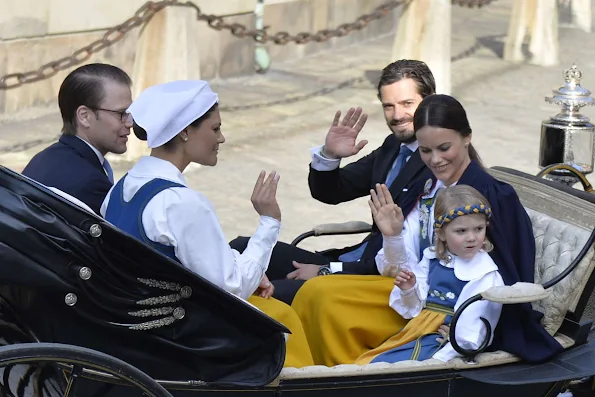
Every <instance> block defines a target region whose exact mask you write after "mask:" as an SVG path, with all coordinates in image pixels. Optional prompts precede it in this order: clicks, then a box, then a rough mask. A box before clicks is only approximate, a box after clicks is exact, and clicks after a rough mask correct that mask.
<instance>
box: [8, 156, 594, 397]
mask: <svg viewBox="0 0 595 397" xmlns="http://www.w3.org/2000/svg"><path fill="white" fill-rule="evenodd" d="M490 172H491V173H492V174H493V175H494V176H495V177H496V178H498V179H501V180H503V181H505V182H508V183H510V184H511V185H512V186H513V187H514V188H515V189H516V191H517V192H518V194H519V196H520V198H521V201H522V203H523V205H524V206H525V208H526V209H527V212H528V213H529V215H530V217H531V220H532V223H533V228H534V234H535V238H536V243H537V244H536V245H537V259H536V274H535V280H536V284H530V285H523V286H521V285H515V286H510V287H506V289H505V290H504V291H502V290H501V291H490V290H488V291H486V293H484V294H482V295H483V296H478V297H476V299H493V300H498V301H502V302H504V303H515V302H531V303H532V304H533V305H534V307H535V308H536V309H538V310H539V311H541V312H543V313H544V321H543V325H544V327H546V329H547V330H548V332H550V333H551V334H552V335H554V336H555V337H556V339H557V340H558V341H559V342H560V343H561V344H562V345H563V346H564V348H565V351H564V352H563V353H561V354H560V355H559V356H557V357H555V358H553V359H552V360H550V361H549V362H546V363H542V364H539V365H531V364H527V363H523V362H521V361H520V360H519V359H518V358H517V357H515V356H513V355H511V354H508V353H506V352H502V351H496V352H475V353H470V352H465V353H466V354H467V355H466V356H465V357H463V358H460V359H455V360H452V361H451V362H449V363H437V362H436V361H435V360H428V361H422V362H414V361H405V362H400V363H396V364H382V363H376V364H370V365H367V366H362V367H360V366H356V365H341V366H337V367H332V368H328V367H321V366H314V367H306V368H300V369H296V368H282V366H283V362H284V358H285V339H284V333H286V332H288V331H287V329H286V328H285V327H284V326H283V325H281V324H279V323H277V322H276V321H274V320H273V319H271V318H270V317H268V316H266V315H265V314H263V313H262V312H260V311H259V310H257V309H255V308H254V307H252V306H251V305H249V304H247V303H246V302H244V301H242V300H240V299H238V298H236V297H235V296H233V295H231V294H229V293H227V292H225V291H223V290H221V289H220V288H218V287H216V286H214V285H212V284H210V283H209V282H207V281H206V280H204V279H202V278H200V277H199V276H197V275H195V274H193V273H191V272H189V271H188V270H186V269H185V268H183V267H182V266H180V265H179V264H178V263H176V262H174V261H172V260H170V259H169V258H167V257H165V256H163V255H161V254H160V253H158V252H157V251H155V250H153V249H152V248H151V247H149V246H146V245H144V244H142V243H141V242H139V241H137V240H136V239H135V238H133V237H131V236H128V235H126V234H125V233H123V232H121V231H119V230H118V229H116V228H114V227H113V226H112V225H110V224H109V223H107V222H105V221H104V220H103V219H101V218H100V217H97V216H96V215H94V214H91V213H89V212H87V211H85V210H83V209H81V208H80V207H78V206H76V205H74V204H73V203H72V202H70V201H68V200H66V199H64V198H63V197H62V196H60V195H58V194H56V193H55V192H53V191H50V190H48V189H46V188H45V187H42V186H40V185H39V184H37V183H35V182H33V181H31V180H29V179H27V178H25V177H23V176H22V175H20V174H17V173H15V172H12V171H10V170H8V169H6V168H3V167H2V168H0V217H1V219H0V345H2V346H1V347H0V367H1V368H0V396H29V395H31V396H54V395H56V396H57V395H67V396H75V395H76V396H83V395H84V396H115V395H125V396H135V395H142V394H146V395H150V396H159V397H161V396H170V395H173V396H184V395H189V396H190V395H191V393H198V392H200V393H202V394H203V395H213V396H215V395H216V396H222V395H236V394H239V393H250V394H249V395H250V396H261V395H262V396H265V395H268V396H280V395H295V396H300V397H306V396H308V397H310V396H311V397H315V396H323V395H324V396H325V397H331V396H356V395H362V394H363V393H370V394H372V395H374V396H385V395H386V396H389V395H390V396H394V395H407V394H409V393H414V394H415V395H423V396H425V395H432V396H437V397H438V396H477V395H482V396H485V397H488V396H501V395H503V394H505V393H507V394H509V395H511V396H523V397H533V396H535V397H538V396H539V397H543V396H555V395H556V393H558V392H559V391H560V390H563V389H565V388H566V387H567V386H568V384H569V383H570V382H573V381H575V382H576V381H581V380H582V384H583V385H585V386H586V387H588V385H587V382H585V381H584V380H585V379H586V378H588V377H591V376H593V375H594V374H595V342H593V341H591V340H590V339H589V337H590V333H592V322H593V319H594V318H595V313H594V310H595V299H593V295H592V292H593V287H594V286H595V276H594V274H593V273H594V272H593V270H594V267H595V258H594V252H595V251H594V250H595V247H594V244H593V242H594V240H595V232H593V231H592V230H593V226H594V225H595V196H594V195H591V194H590V193H586V192H583V191H580V190H577V189H572V188H569V187H566V186H564V185H560V184H558V183H555V182H551V181H547V180H544V179H542V178H538V177H533V176H531V175H527V174H524V173H521V172H517V171H514V170H510V169H504V168H493V169H490ZM583 179H584V178H583ZM585 183H587V182H586V180H585ZM587 188H590V185H587ZM369 228H370V225H367V224H364V223H348V224H342V225H321V226H318V227H316V228H314V229H313V230H312V231H311V232H308V233H307V234H305V235H302V236H300V237H299V238H298V239H296V241H294V243H295V244H297V243H299V241H301V240H302V239H303V238H305V237H308V236H312V235H324V234H342V233H354V232H366V231H368V230H369ZM465 306H466V305H465V304H464V305H462V308H461V309H460V310H464V308H465ZM459 313H460V312H459ZM457 317H458V314H457V313H455V316H454V319H455V320H456V318H457ZM454 329H456V321H454V322H453V327H452V329H451V332H454ZM452 339H454V338H451V340H452ZM459 350H460V349H459Z"/></svg>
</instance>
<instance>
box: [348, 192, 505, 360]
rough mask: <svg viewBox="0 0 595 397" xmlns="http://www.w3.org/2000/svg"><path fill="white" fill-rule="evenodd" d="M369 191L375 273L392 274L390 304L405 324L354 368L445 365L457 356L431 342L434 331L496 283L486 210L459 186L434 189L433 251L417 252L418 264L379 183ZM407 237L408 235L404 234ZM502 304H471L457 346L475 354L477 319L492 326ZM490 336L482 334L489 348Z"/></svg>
mask: <svg viewBox="0 0 595 397" xmlns="http://www.w3.org/2000/svg"><path fill="white" fill-rule="evenodd" d="M377 191H378V192H377V193H376V192H374V191H372V199H371V200H370V207H371V209H372V215H373V216H374V220H375V222H376V224H377V225H378V228H379V229H380V231H381V232H382V234H383V238H384V248H383V250H382V251H381V252H380V253H379V254H378V255H379V256H380V257H381V258H379V259H381V260H380V261H378V262H379V263H384V264H385V266H384V269H379V270H381V273H383V274H385V275H387V273H392V274H396V277H395V281H394V283H395V287H394V289H393V291H392V293H391V295H390V306H391V307H392V308H393V309H394V310H395V311H396V312H397V313H399V314H400V315H401V316H402V317H404V318H406V319H412V320H411V321H409V323H408V324H407V325H406V326H405V327H404V328H403V329H402V330H401V331H400V332H399V333H397V334H396V335H394V336H393V337H391V338H390V339H388V340H387V341H386V342H384V343H383V344H382V345H380V346H379V347H378V348H376V349H374V350H371V351H368V352H366V353H365V354H363V355H361V356H360V357H359V358H358V360H357V361H356V363H358V364H367V363H370V362H390V363H394V362H397V361H403V360H419V361H421V360H426V359H429V358H435V359H438V360H441V361H449V360H451V359H453V358H455V357H457V356H459V354H458V353H457V352H456V351H455V350H454V349H453V348H452V346H451V344H450V343H449V342H448V341H447V340H444V339H443V338H439V336H440V334H439V333H438V329H439V328H440V327H441V326H442V325H446V326H448V325H449V324H450V321H451V318H452V315H453V313H454V311H456V310H457V309H458V307H459V306H460V305H461V304H462V303H463V302H465V301H466V300H467V299H469V298H470V297H472V296H474V295H476V294H478V293H481V292H483V291H485V290H487V289H488V288H490V287H493V286H501V285H504V283H503V281H502V277H501V276H500V273H499V272H498V267H497V266H496V264H495V263H494V261H493V260H492V258H491V257H490V256H489V254H488V252H489V251H491V250H492V248H493V246H492V244H491V243H490V242H489V241H488V239H487V238H486V228H487V227H488V219H489V218H490V216H491V209H490V205H489V203H488V202H487V200H486V199H485V197H483V196H482V195H481V194H480V193H479V192H478V191H477V190H475V189H474V188H472V187H470V186H466V185H459V186H453V187H448V188H446V189H444V190H442V191H440V192H439V193H438V195H437V197H436V203H435V206H434V220H435V222H434V230H435V231H434V241H435V243H434V247H430V248H426V249H425V250H424V251H423V258H422V259H421V261H419V262H418V258H417V255H416V254H415V250H414V249H412V247H413V244H411V240H413V238H415V237H417V236H408V226H407V224H405V225H403V216H402V213H401V210H400V208H399V207H397V206H396V205H395V204H394V203H393V202H392V198H391V195H390V192H389V191H388V189H387V188H386V186H384V185H382V186H379V187H377ZM409 234H410V233H409ZM501 310H502V305H501V304H498V303H493V302H488V301H479V302H475V303H473V304H472V305H470V306H469V307H468V308H467V309H466V310H465V311H464V312H463V314H462V315H461V317H460V319H459V321H458V323H457V329H456V338H457V342H458V344H459V345H460V346H461V347H462V348H465V349H477V348H478V347H479V346H480V345H481V343H482V342H483V341H484V339H485V338H486V327H485V325H484V324H483V323H482V322H481V320H480V317H484V318H485V319H487V320H488V321H489V323H490V325H491V327H492V331H493V330H494V329H495V328H496V325H497V323H498V319H499V317H500V312H501ZM492 337H493V334H492V335H489V338H490V343H491V339H492Z"/></svg>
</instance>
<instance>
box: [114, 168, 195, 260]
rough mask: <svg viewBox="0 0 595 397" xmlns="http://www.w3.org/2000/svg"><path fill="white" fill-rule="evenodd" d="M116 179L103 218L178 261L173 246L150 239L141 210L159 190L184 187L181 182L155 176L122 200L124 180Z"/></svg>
mask: <svg viewBox="0 0 595 397" xmlns="http://www.w3.org/2000/svg"><path fill="white" fill-rule="evenodd" d="M125 179H126V175H124V177H123V178H122V179H120V180H119V181H118V183H117V184H116V185H115V186H114V189H113V190H112V192H111V194H110V199H109V204H108V206H107V210H106V212H105V220H106V221H108V222H110V223H111V224H113V225H114V226H116V227H117V228H119V229H121V230H123V231H125V232H126V233H128V234H130V235H132V236H134V237H136V238H137V239H139V240H140V241H142V242H143V243H145V244H147V245H149V246H151V247H153V248H154V249H156V250H157V251H159V252H161V253H162V254H164V255H166V256H168V257H170V258H171V259H173V260H175V261H177V262H179V260H178V258H177V257H176V254H175V250H174V247H172V246H168V245H165V244H160V243H156V242H154V241H151V240H150V239H149V238H148V237H147V235H146V233H145V228H144V227H143V211H144V210H145V207H146V206H147V204H149V201H151V199H152V198H153V197H155V196H156V195H157V194H158V193H159V192H162V191H163V190H165V189H169V188H172V187H186V186H184V185H182V184H179V183H176V182H171V181H167V180H165V179H159V178H155V179H153V180H151V181H150V182H148V183H146V184H145V185H143V187H141V188H140V189H139V190H138V191H137V192H136V193H135V194H134V196H133V197H132V199H131V200H130V201H128V202H126V201H124V180H125Z"/></svg>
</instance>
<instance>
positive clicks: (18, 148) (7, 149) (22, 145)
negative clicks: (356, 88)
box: [0, 40, 482, 153]
mask: <svg viewBox="0 0 595 397" xmlns="http://www.w3.org/2000/svg"><path fill="white" fill-rule="evenodd" d="M481 47H482V44H481V43H480V42H479V40H477V41H476V42H475V44H473V45H472V46H471V47H469V48H468V49H466V50H465V51H463V52H461V53H459V54H457V55H455V56H453V57H452V58H451V62H453V63H454V62H457V61H460V60H461V59H464V58H467V57H470V56H471V55H473V54H474V53H476V52H477V51H478V50H479V49H480V48H481ZM364 81H366V78H365V77H363V76H360V77H354V78H350V79H348V80H345V81H342V82H341V83H339V84H336V85H333V86H330V87H325V88H322V89H320V90H317V91H314V92H310V93H307V94H304V95H298V96H294V97H290V98H283V99H279V100H276V101H270V102H261V103H254V104H250V105H239V106H221V107H220V109H221V111H226V112H234V111H239V110H252V109H262V108H267V107H271V106H276V105H286V104H289V103H295V102H300V101H305V100H307V99H311V98H315V97H317V96H321V95H326V94H330V93H331V92H334V91H338V90H341V89H344V88H348V87H351V86H353V85H355V84H358V83H363V82H364ZM59 137H60V134H59V135H56V136H53V137H49V138H45V139H43V138H41V139H35V140H32V141H28V142H19V143H16V144H14V145H10V146H3V147H0V153H16V152H22V151H24V150H28V149H30V148H32V147H35V146H40V145H44V144H48V143H51V142H55V141H56V139H58V138H59Z"/></svg>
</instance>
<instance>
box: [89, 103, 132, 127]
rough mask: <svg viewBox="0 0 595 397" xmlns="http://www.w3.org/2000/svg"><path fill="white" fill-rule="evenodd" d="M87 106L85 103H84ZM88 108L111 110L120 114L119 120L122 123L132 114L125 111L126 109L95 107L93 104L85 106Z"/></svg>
mask: <svg viewBox="0 0 595 397" xmlns="http://www.w3.org/2000/svg"><path fill="white" fill-rule="evenodd" d="M85 106H87V105H85ZM87 107H88V108H89V109H93V110H103V111H104V112H112V113H115V114H117V115H119V116H120V121H121V122H122V123H125V122H127V121H128V119H129V118H130V117H131V116H132V115H131V114H130V113H127V111H126V110H111V109H103V108H96V107H93V106H87Z"/></svg>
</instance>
